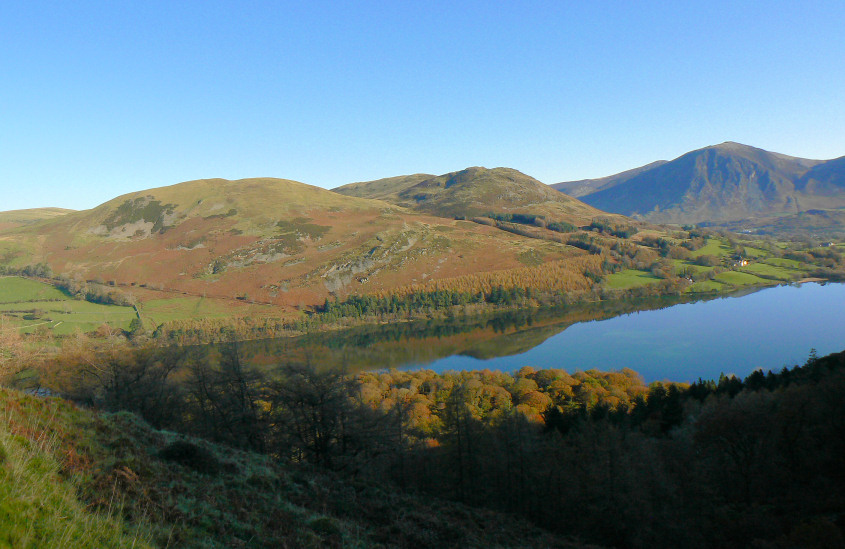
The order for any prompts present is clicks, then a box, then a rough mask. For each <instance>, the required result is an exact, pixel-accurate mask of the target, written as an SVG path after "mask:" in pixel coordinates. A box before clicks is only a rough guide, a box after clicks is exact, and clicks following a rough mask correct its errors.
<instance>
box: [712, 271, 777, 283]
mask: <svg viewBox="0 0 845 549" xmlns="http://www.w3.org/2000/svg"><path fill="white" fill-rule="evenodd" d="M716 280H717V281H718V282H723V283H725V284H732V285H734V286H753V285H757V284H770V283H771V282H769V281H767V280H764V279H762V278H760V277H757V276H754V275H752V274H748V273H743V272H739V271H725V272H723V273H719V274H717V275H716Z"/></svg>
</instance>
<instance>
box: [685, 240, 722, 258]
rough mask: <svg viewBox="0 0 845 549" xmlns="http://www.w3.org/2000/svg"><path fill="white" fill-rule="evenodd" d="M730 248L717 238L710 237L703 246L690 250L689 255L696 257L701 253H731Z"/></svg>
mask: <svg viewBox="0 0 845 549" xmlns="http://www.w3.org/2000/svg"><path fill="white" fill-rule="evenodd" d="M731 251H732V250H731V249H730V248H729V247H728V246H727V244H725V243H724V242H722V241H721V240H720V239H718V238H711V239H710V240H708V241H707V244H705V245H704V246H703V247H701V248H699V249H697V250H695V251H694V252H690V254H689V255H690V257H692V258H696V257H699V256H702V255H715V256H717V257H719V256H724V255H727V254H729V253H731Z"/></svg>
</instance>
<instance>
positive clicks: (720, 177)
mask: <svg viewBox="0 0 845 549" xmlns="http://www.w3.org/2000/svg"><path fill="white" fill-rule="evenodd" d="M650 166H652V167H650V168H648V167H647V166H644V167H643V168H640V170H641V172H640V173H637V174H634V175H632V176H631V177H628V176H625V177H620V178H618V179H617V180H616V181H614V182H613V184H611V185H604V186H600V187H596V189H597V190H595V191H593V192H590V193H589V194H586V195H583V196H581V199H582V200H584V202H586V203H588V204H590V205H592V206H594V207H596V208H599V209H602V210H605V211H609V212H615V213H621V214H624V215H632V216H635V217H638V218H642V219H646V220H648V221H653V222H669V223H698V222H705V221H709V222H726V221H734V220H742V219H749V218H755V217H763V216H770V215H779V214H790V213H797V212H799V211H803V210H805V209H807V208H811V207H819V203H821V202H824V203H825V204H826V205H827V207H839V205H840V204H841V205H845V192H839V190H838V189H840V188H841V181H842V180H841V179H840V178H841V174H842V173H843V172H842V167H843V161H842V159H837V160H832V161H828V162H824V161H821V160H810V159H805V158H796V157H792V156H787V155H783V154H778V153H773V152H769V151H765V150H763V149H758V148H755V147H750V146H747V145H741V144H739V143H733V142H727V143H722V144H720V145H714V146H711V147H705V148H703V149H699V150H696V151H692V152H689V153H687V154H685V155H683V156H681V157H679V158H676V159H675V160H672V161H671V162H666V163H662V164H660V165H656V166H655V165H653V164H652V165H650ZM646 168H648V169H646ZM627 173H630V172H627ZM619 175H620V176H622V175H624V174H619ZM613 177H616V176H611V178H613ZM611 178H607V179H611ZM837 182H839V183H837ZM572 186H573V185H572V184H571V183H563V184H559V187H561V188H572ZM821 189H824V190H825V192H826V193H827V194H826V195H825V196H826V200H821V199H820V198H819V196H820V195H821V193H820V190H821ZM831 199H833V200H832V201H831Z"/></svg>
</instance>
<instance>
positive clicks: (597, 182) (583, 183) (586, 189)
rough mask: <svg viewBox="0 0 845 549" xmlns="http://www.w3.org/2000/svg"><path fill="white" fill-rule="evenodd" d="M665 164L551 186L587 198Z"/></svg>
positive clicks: (658, 162) (650, 165) (660, 162)
mask: <svg viewBox="0 0 845 549" xmlns="http://www.w3.org/2000/svg"><path fill="white" fill-rule="evenodd" d="M665 163H666V160H657V161H655V162H652V163H651V164H646V165H645V166H640V167H639V168H634V169H633V170H626V171H624V172H620V173H617V174H614V175H609V176H607V177H600V178H598V179H581V180H579V181H567V182H564V183H555V184H554V185H549V186H550V187H552V188H553V189H557V190H558V191H560V192H562V193H566V194H568V195H569V196H573V197H575V198H580V197H582V196H586V195H588V194H592V193H595V192H598V191H602V190H605V189H610V188H612V187H615V186H616V185H620V184H622V183H625V182H626V181H628V180H629V179H631V178H633V177H635V176H637V175H639V174H641V173H643V172H647V171H649V170H651V169H653V168H656V167H658V166H662V165H663V164H665Z"/></svg>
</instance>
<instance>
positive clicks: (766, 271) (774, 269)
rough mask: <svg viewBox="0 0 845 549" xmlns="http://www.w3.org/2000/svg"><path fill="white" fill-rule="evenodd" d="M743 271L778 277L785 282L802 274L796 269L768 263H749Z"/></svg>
mask: <svg viewBox="0 0 845 549" xmlns="http://www.w3.org/2000/svg"><path fill="white" fill-rule="evenodd" d="M742 272H745V273H750V274H753V275H763V276H766V277H771V278H776V279H777V280H783V281H784V282H788V281H790V280H793V279H795V278H797V277H798V276H800V274H801V272H800V271H797V270H795V269H789V268H785V267H780V266H777V265H770V264H768V263H749V264H748V265H746V266H745V267H743V268H742Z"/></svg>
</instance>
